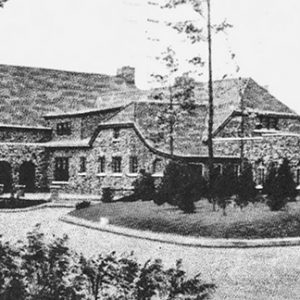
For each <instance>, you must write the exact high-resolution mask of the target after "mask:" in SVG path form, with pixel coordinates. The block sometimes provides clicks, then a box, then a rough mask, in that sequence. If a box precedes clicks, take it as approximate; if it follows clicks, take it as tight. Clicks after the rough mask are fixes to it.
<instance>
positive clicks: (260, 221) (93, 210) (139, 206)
mask: <svg viewBox="0 0 300 300" xmlns="http://www.w3.org/2000/svg"><path fill="white" fill-rule="evenodd" d="M196 207H197V210H196V213H194V214H184V213H182V212H181V211H180V210H179V209H177V208H176V207H172V206H170V205H168V204H164V205H162V206H157V205H156V204H154V203H153V202H152V201H150V202H141V201H138V202H131V203H122V202H117V203H101V204H97V205H93V206H90V207H88V208H86V209H81V210H75V211H72V212H71V213H70V214H71V215H72V216H76V217H79V218H84V219H87V220H90V221H93V222H99V220H100V217H107V218H108V219H109V223H110V224H113V225H118V226H124V227H129V228H133V229H140V230H151V231H154V232H165V233H176V234H180V235H191V236H203V237H213V238H246V239H255V238H275V237H295V236H300V202H291V203H288V205H287V207H286V208H285V209H284V210H282V211H279V212H271V211H270V210H269V208H268V207H267V206H266V205H265V204H263V203H256V204H253V205H252V204H251V205H249V206H248V207H246V208H244V209H243V210H242V211H241V210H240V209H239V208H236V207H228V209H227V216H223V215H222V211H221V210H219V211H217V212H213V211H212V206H211V205H210V204H209V203H208V202H207V201H206V200H201V201H199V202H198V203H197V204H196Z"/></svg>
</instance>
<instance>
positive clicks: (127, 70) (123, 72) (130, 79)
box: [117, 66, 135, 84]
mask: <svg viewBox="0 0 300 300" xmlns="http://www.w3.org/2000/svg"><path fill="white" fill-rule="evenodd" d="M117 76H118V77H121V78H123V79H124V80H125V82H126V83H127V84H135V68H133V67H130V66H125V67H122V68H120V69H118V70H117Z"/></svg>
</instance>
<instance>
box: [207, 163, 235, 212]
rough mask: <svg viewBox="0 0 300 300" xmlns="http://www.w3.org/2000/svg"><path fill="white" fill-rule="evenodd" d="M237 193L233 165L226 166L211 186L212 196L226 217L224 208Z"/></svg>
mask: <svg viewBox="0 0 300 300" xmlns="http://www.w3.org/2000/svg"><path fill="white" fill-rule="evenodd" d="M236 192H237V178H236V174H235V173H234V169H233V165H232V164H227V165H225V167H224V170H223V173H222V174H220V175H219V176H217V177H216V179H215V180H214V182H213V184H212V195H213V197H214V198H215V199H216V200H215V202H216V203H217V205H218V206H219V207H220V208H221V209H222V210H223V215H224V216H226V207H227V205H228V204H229V202H230V198H231V197H232V196H233V195H235V194H236Z"/></svg>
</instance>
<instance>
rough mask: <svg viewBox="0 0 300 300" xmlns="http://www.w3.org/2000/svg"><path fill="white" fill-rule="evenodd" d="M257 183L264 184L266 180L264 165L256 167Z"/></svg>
mask: <svg viewBox="0 0 300 300" xmlns="http://www.w3.org/2000/svg"><path fill="white" fill-rule="evenodd" d="M256 179H257V184H258V185H264V183H265V180H266V168H265V167H264V166H259V167H258V168H257V178H256Z"/></svg>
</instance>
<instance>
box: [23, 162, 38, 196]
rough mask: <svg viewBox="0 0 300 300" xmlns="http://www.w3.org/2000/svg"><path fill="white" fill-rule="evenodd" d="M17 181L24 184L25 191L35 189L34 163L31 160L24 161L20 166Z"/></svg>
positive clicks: (30, 191)
mask: <svg viewBox="0 0 300 300" xmlns="http://www.w3.org/2000/svg"><path fill="white" fill-rule="evenodd" d="M19 183H20V184H22V185H25V187H26V188H25V192H27V193H33V192H34V191H35V165H34V163H33V162H31V161H25V162H23V164H22V165H21V166H20V173H19Z"/></svg>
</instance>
